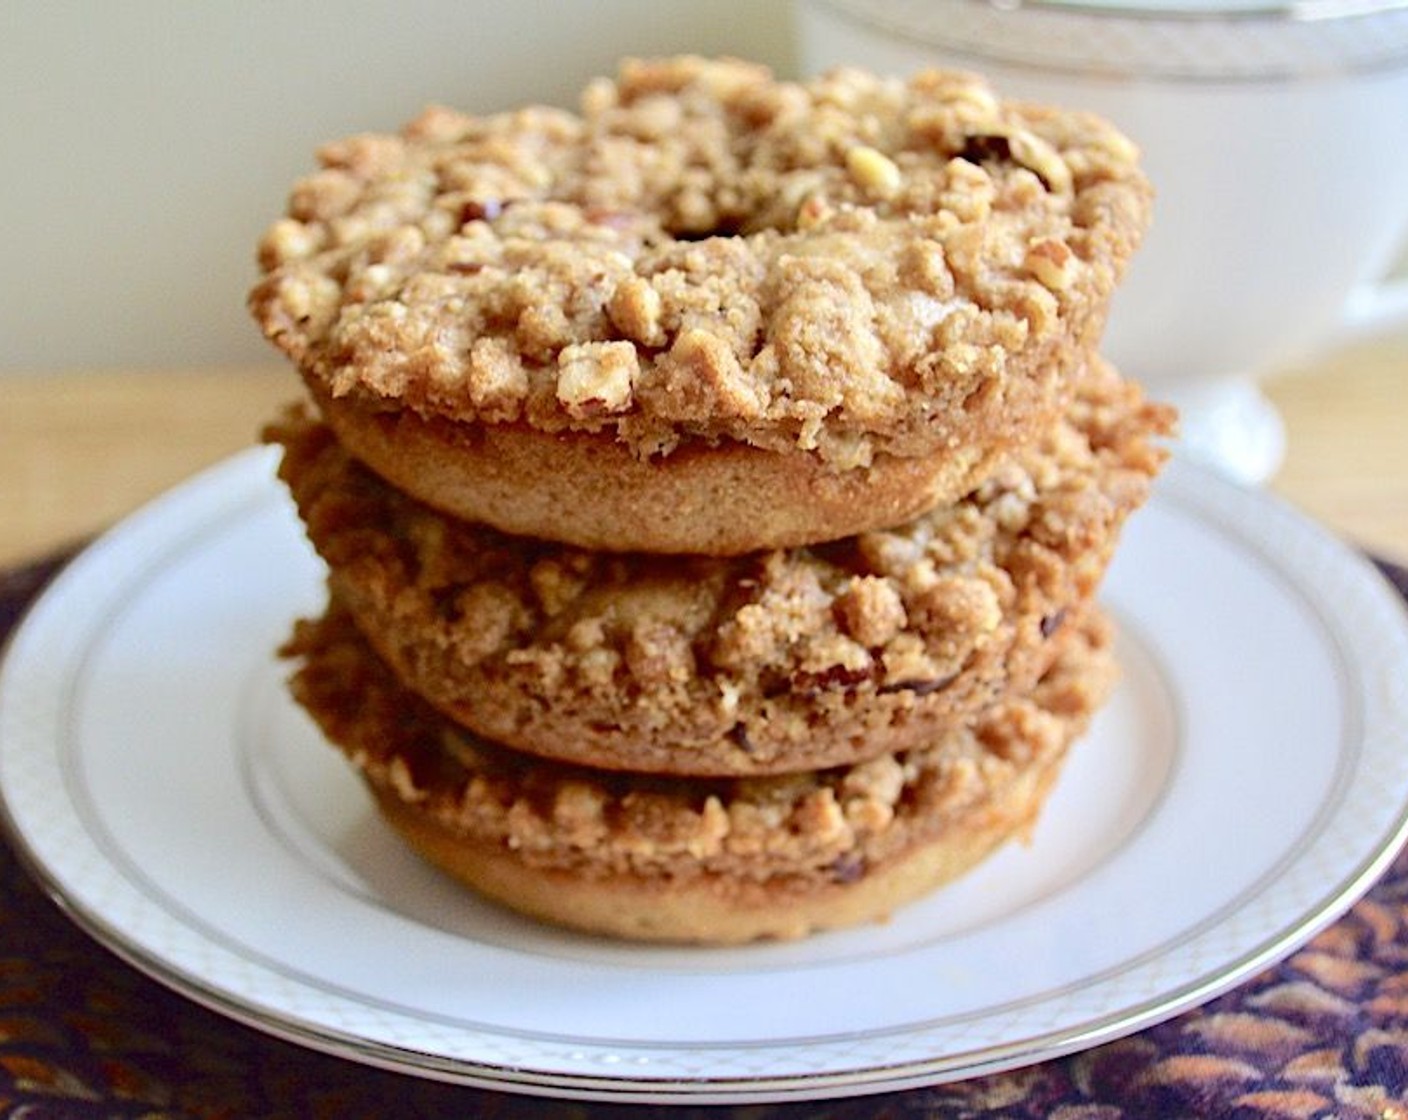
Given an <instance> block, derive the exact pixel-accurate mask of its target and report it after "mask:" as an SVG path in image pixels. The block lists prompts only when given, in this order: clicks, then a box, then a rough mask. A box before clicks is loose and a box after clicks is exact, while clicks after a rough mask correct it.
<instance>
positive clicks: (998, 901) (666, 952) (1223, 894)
mask: <svg viewBox="0 0 1408 1120" xmlns="http://www.w3.org/2000/svg"><path fill="white" fill-rule="evenodd" d="M321 599H322V585H321V570H320V568H319V565H318V563H317V562H316V560H315V559H314V558H313V557H312V555H311V554H310V552H309V550H308V548H307V547H306V545H305V544H304V543H303V538H302V534H301V531H300V529H299V527H298V525H297V522H296V520H295V518H294V516H293V514H292V512H291V510H290V508H289V505H288V503H287V500H286V498H285V496H284V494H283V493H282V491H281V489H280V488H279V487H278V485H277V484H276V483H275V481H274V479H273V472H272V463H271V458H270V453H269V452H267V451H265V450H253V451H250V452H248V453H246V454H244V455H241V456H238V457H236V458H234V459H232V460H230V461H228V462H226V463H225V464H222V465H221V466H219V467H217V468H215V469H213V470H212V471H210V472H207V473H206V474H204V475H202V476H200V477H198V478H196V479H194V480H192V481H191V482H189V483H188V484H186V485H185V486H183V487H181V488H179V489H178V490H176V491H173V492H172V493H171V494H169V495H167V496H166V497H164V498H163V499H161V500H159V501H157V502H156V503H154V504H153V505H151V506H149V507H147V508H146V509H145V510H143V511H142V512H140V513H139V514H137V515H136V516H134V517H132V518H130V519H129V520H128V521H126V522H124V523H123V524H122V525H121V526H119V527H118V528H117V529H116V530H115V531H113V532H112V533H110V534H108V535H107V536H106V537H104V538H103V539H102V540H100V541H99V542H98V543H97V544H95V545H94V546H93V547H92V548H90V549H89V550H87V551H86V552H85V553H84V554H83V555H81V556H80V557H78V559H77V560H75V561H74V562H73V564H72V565H70V566H69V567H68V568H67V569H66V570H65V571H64V572H63V573H62V574H61V575H60V577H59V578H58V579H57V580H56V581H55V583H54V584H53V585H52V586H51V587H50V589H49V590H48V591H47V592H46V593H45V594H44V595H43V596H42V597H41V599H40V600H39V602H38V603H37V604H36V605H35V607H34V608H33V610H32V611H31V612H30V614H29V616H28V617H27V619H26V620H25V622H24V623H23V624H22V626H21V627H20V629H19V630H18V632H17V633H16V634H15V636H14V637H13V639H12V642H11V645H10V648H9V651H8V655H7V657H6V660H5V663H4V667H3V671H2V672H0V795H3V804H4V809H5V812H6V815H7V817H8V821H9V825H10V827H11V830H12V833H13V835H14V837H15V839H16V841H17V846H18V848H19V849H20V850H21V851H22V852H23V853H24V855H25V856H26V858H27V859H28V861H29V863H30V865H31V867H32V868H33V869H34V872H35V874H36V875H37V876H38V877H39V878H40V880H41V881H42V882H43V883H44V885H45V886H46V888H47V889H48V890H49V891H50V892H51V893H52V894H53V895H55V896H56V897H57V898H58V899H59V900H60V902H61V903H62V904H63V905H64V906H65V907H66V909H67V910H68V911H69V913H71V914H72V915H73V917H74V919H75V920H76V921H77V922H78V923H79V924H80V925H82V926H83V927H84V928H85V929H87V930H88V931H89V932H90V933H91V934H93V935H94V936H95V937H96V938H97V939H98V940H99V941H101V942H103V943H104V944H106V945H108V946H109V947H111V948H112V949H113V950H115V951H116V952H118V953H119V954H121V955H122V956H124V957H125V958H126V959H128V960H129V961H131V962H132V963H133V964H135V965H136V966H137V967H139V968H141V969H143V970H145V971H147V972H149V973H151V974H152V975H154V976H156V977H157V978H158V979H160V980H162V981H164V982H165V983H167V984H169V985H170V986H172V987H173V988H175V989H177V990H178V991H180V992H183V993H185V994H186V995H187V996H189V997H191V998H193V999H195V1000H198V1001H200V1002H202V1003H205V1004H207V1005H210V1006H212V1007H215V1008H216V1009H218V1010H220V1011H222V1012H225V1013H226V1014H228V1015H230V1016H232V1017H234V1018H236V1019H239V1020H242V1021H244V1022H246V1023H250V1024H253V1025H254V1026H256V1027H259V1028H261V1029H263V1030H266V1031H269V1032H271V1033H273V1034H277V1035H279V1036H282V1037H285V1038H289V1039H293V1040H296V1041H298V1042H301V1043H304V1044H306V1045H308V1046H311V1047H314V1048H317V1049H321V1050H326V1051H330V1052H333V1053H337V1054H341V1055H343V1056H346V1057H350V1058H354V1059H357V1060H360V1061H364V1062H368V1063H372V1064H376V1065H381V1066H388V1067H392V1068H395V1069H400V1070H403V1071H406V1072H409V1073H415V1074H420V1075H425V1076H431V1077H437V1078H443V1079H447V1080H452V1081H460V1082H465V1083H470V1084H475V1085H482V1086H488V1087H492V1088H499V1089H514V1090H519V1091H525V1092H537V1093H549V1094H557V1095H576V1096H581V1097H591V1098H603V1099H614V1100H642V1101H657V1102H662V1101H691V1102H706V1101H713V1102H724V1101H763V1100H784V1099H790V1098H797V1099H801V1098H808V1097H821V1096H834V1095H843V1094H853V1093H862V1092H870V1091H876V1090H881V1089H897V1088H903V1087H907V1086H914V1085H921V1084H928V1083H934V1082H938V1081H943V1080H947V1079H954V1078H959V1077H964V1076H970V1075H974V1074H979V1073H988V1072H992V1071H995V1070H998V1069H1002V1068H1006V1067H1010V1066H1015V1065H1020V1064H1024V1063H1029V1062H1034V1061H1038V1060H1041V1059H1044V1058H1049V1057H1053V1056H1056V1055H1059V1054H1062V1053H1066V1052H1070V1051H1072V1050H1076V1049H1078V1048H1082V1047H1085V1046H1089V1045H1093V1044H1095V1043H1098V1042H1101V1041H1103V1040H1107V1039H1111V1038H1114V1037H1117V1036H1119V1035H1122V1034H1125V1033H1128V1032H1130V1031H1133V1030H1136V1029H1138V1028H1140V1027H1142V1026H1145V1025H1148V1024H1150V1023H1153V1022H1155V1021H1157V1020H1160V1019H1162V1018H1166V1017H1168V1016H1170V1015H1172V1014H1174V1013H1176V1012H1177V1011H1179V1010H1180V1009H1183V1008H1186V1007H1189V1006H1192V1005H1194V1004H1196V1003H1198V1002H1200V1001H1202V1000H1205V999H1207V998H1209V997H1211V996H1213V995H1214V994H1216V993H1218V992H1219V991H1222V990H1224V989H1226V988H1227V987H1229V986H1231V985H1233V984H1236V983H1237V982H1238V981H1239V980H1242V979H1243V978H1245V977H1247V976H1248V975H1249V974H1251V973H1252V972H1254V971H1256V970H1258V969H1260V968H1262V967H1264V966H1266V965H1268V964H1270V963H1271V962H1273V961H1275V960H1276V959H1278V958H1279V957H1281V956H1283V955H1285V954H1286V953H1288V952H1290V951H1291V950H1292V949H1294V948H1295V947H1296V946H1297V945H1299V944H1300V943H1302V942H1303V941H1304V940H1305V939H1307V938H1308V937H1309V936H1311V935H1312V934H1313V933H1314V932H1315V931H1316V930H1318V929H1319V928H1321V927H1322V926H1323V925H1324V924H1326V923H1328V922H1329V921H1331V920H1332V919H1334V918H1335V917H1336V916H1338V915H1339V914H1340V913H1342V912H1343V911H1344V910H1345V909H1346V908H1347V907H1348V906H1349V905H1350V904H1351V903H1352V902H1353V901H1354V900H1355V899H1356V898H1357V897H1358V896H1359V895H1360V894H1361V893H1362V892H1363V891H1364V890H1365V889H1367V888H1368V886H1369V885H1370V884H1371V883H1372V881H1373V880H1374V878H1375V877H1376V876H1377V875H1378V874H1379V873H1380V872H1381V871H1382V870H1383V868H1384V867H1385V865H1386V864H1387V862H1388V861H1389V860H1390V859H1391V858H1392V856H1393V854H1394V853H1395V851H1396V850H1397V848H1398V846H1399V844H1400V843H1401V841H1402V839H1403V836H1404V832H1405V811H1406V810H1405V806H1408V751H1405V750H1404V749H1403V744H1404V742H1405V741H1408V622H1406V621H1405V615H1404V611H1403V609H1402V605H1401V603H1400V602H1399V600H1398V599H1397V597H1396V596H1395V595H1394V594H1393V593H1392V591H1391V590H1390V589H1389V588H1388V587H1387V585H1386V584H1385V583H1384V582H1383V581H1382V580H1381V579H1380V578H1379V576H1378V575H1377V573H1375V572H1374V571H1373V569H1372V568H1371V566H1370V565H1368V564H1367V563H1365V562H1364V561H1363V560H1362V559H1360V558H1359V557H1358V556H1357V555H1356V554H1354V553H1353V552H1351V551H1350V550H1349V549H1347V548H1345V547H1344V546H1343V545H1341V544H1340V543H1338V542H1337V541H1335V540H1334V539H1333V538H1331V537H1330V536H1329V535H1327V534H1325V533H1324V532H1322V531H1320V530H1319V529H1317V528H1316V527H1314V526H1313V525H1311V524H1310V523H1308V522H1307V521H1306V520H1305V519H1304V518H1302V517H1300V516H1299V515H1298V514H1296V513H1295V512H1293V511H1292V510H1290V509H1288V508H1287V507H1285V506H1284V505H1282V504H1280V503H1278V502H1276V501H1274V500H1272V499H1269V498H1267V497H1265V496H1262V495H1258V494H1254V493H1251V492H1247V491H1243V490H1239V489H1237V488H1235V487H1233V486H1231V485H1228V484H1225V483H1222V482H1220V481H1218V480H1217V479H1216V478H1214V477H1212V476H1210V475H1207V474H1204V473H1202V472H1200V471H1197V470H1196V469H1194V468H1190V467H1188V466H1185V465H1181V464H1178V465H1175V466H1174V467H1173V468H1171V469H1170V470H1169V472H1168V473H1167V474H1166V475H1165V476H1164V478H1163V479H1162V480H1161V481H1160V484H1159V486H1158V489H1157V493H1156V496H1155V498H1154V499H1153V501H1152V502H1151V503H1150V504H1149V506H1148V507H1147V508H1146V509H1144V510H1143V511H1141V512H1140V513H1139V514H1138V515H1137V517H1136V518H1135V519H1134V521H1133V522H1132V524H1131V525H1130V527H1129V529H1128V531H1127V533H1126V536H1125V541H1124V544H1123V546H1122V549H1121V552H1120V555H1119V559H1118V560H1117V562H1116V565H1115V567H1114V569H1113V570H1112V571H1111V573H1110V577H1109V579H1108V581H1107V592H1106V595H1105V599H1106V602H1107V603H1108V605H1109V606H1110V608H1111V610H1112V612H1113V614H1114V615H1115V617H1116V619H1117V621H1118V622H1119V624H1120V627H1121V635H1122V636H1121V656H1122V659H1123V663H1124V679H1123V683H1122V685H1121V687H1120V689H1119V691H1118V693H1117V695H1116V696H1115V698H1114V700H1113V701H1112V703H1111V704H1110V706H1109V707H1108V709H1107V710H1106V711H1104V712H1103V713H1102V715H1101V716H1100V718H1099V720H1098V721H1097V724H1096V726H1095V727H1094V728H1093V730H1092V731H1091V733H1090V735H1089V736H1088V737H1087V738H1086V739H1085V740H1083V741H1082V742H1081V743H1080V744H1079V745H1078V747H1077V749H1076V750H1075V752H1074V754H1073V756H1072V758H1071V762H1070V764H1069V766H1068V768H1067V770H1066V771H1065V773H1064V774H1063V775H1062V778H1061V781H1060V784H1059V786H1058V788H1057V790H1056V792H1055V794H1054V796H1053V798H1052V800H1051V802H1050V803H1049V805H1048V806H1047V810H1046V812H1045V813H1044V815H1043V817H1042V819H1041V821H1040V824H1039V826H1038V828H1037V831H1036V834H1035V836H1034V838H1033V841H1032V843H1031V844H1030V845H1028V846H1021V845H1016V846H1012V847H1010V848H1008V849H1006V850H1004V851H1002V852H1000V853H999V854H998V855H997V856H996V857H995V858H994V859H992V860H991V861H990V862H988V863H987V864H985V865H983V866H982V867H980V868H979V869H978V870H977V871H976V872H974V873H973V874H972V875H970V876H969V877H967V878H966V879H964V880H962V881H961V882H959V883H958V884H956V885H955V886H953V887H952V888H950V889H947V890H944V891H941V892H939V893H937V894H935V895H934V896H932V897H931V898H929V899H927V900H925V901H922V902H920V903H918V904H916V905H913V906H911V907H909V908H907V909H905V910H903V911H902V912H900V913H899V914H897V915H896V916H895V917H894V919H893V920H892V921H890V922H889V923H888V924H885V925H882V926H875V927H870V928H865V929H859V930H852V931H847V932H842V933H836V934H829V935H825V936H821V937H816V938H813V939H810V940H807V941H803V942H800V943H797V944H786V945H760V946H756V947H750V948H743V949H730V950H719V951H714V950H686V949H670V948H642V947H632V946H626V945H617V944H611V943H607V942H602V941H597V940H593V939H590V938H586V937H579V936H574V935H571V934H568V933H562V932H557V931H553V930H549V929H546V928H543V927H540V926H537V925H534V924H531V923H529V922H526V921H522V920H520V919H518V918H516V917H513V916H512V915H508V914H506V913H504V912H502V911H500V910H497V909H495V908H493V907H491V906H488V905H486V904H482V903H480V902H478V901H476V900H475V899H473V898H471V897H468V896H467V895H466V894H464V893H463V892H461V891H459V890H458V889H456V888H454V887H451V886H449V885H447V883H446V882H445V881H444V880H442V879H441V878H440V877H439V876H438V875H437V874H435V873H434V872H432V871H430V870H429V869H427V868H426V867H424V866H422V865H421V864H420V863H419V862H418V861H417V860H416V859H415V858H413V857H412V856H411V855H410V854H408V853H407V852H406V851H405V850H404V849H403V848H402V847H401V846H400V844H399V843H397V842H396V841H395V840H394V839H393V838H392V837H391V835H390V834H389V832H388V831H387V830H386V829H384V828H383V827H382V825H381V823H380V821H379V820H378V818H377V817H376V816H375V814H374V813H373V811H372V809H371V807H370V804H369V802H368V800H367V799H366V797H365V795H364V794H363V792H362V789H361V787H360V786H359V784H358V783H357V781H356V780H355V778H354V777H353V776H352V774H351V773H350V771H349V770H348V768H347V767H346V766H345V765H344V764H343V763H342V761H341V759H340V757H339V756H338V755H336V753H335V752H334V751H332V750H331V749H329V748H328V747H327V746H326V745H324V744H323V743H322V742H321V741H319V738H318V736H317V734H316V732H315V731H314V730H313V729H312V727H311V725H310V724H309V723H308V722H306V721H305V720H304V718H303V717H302V715H301V713H300V712H298V711H297V709H295V708H294V706H293V705H292V704H291V702H290V701H289V700H288V699H287V698H286V696H285V694H284V690H283V686H282V676H283V671H284V670H283V667H281V666H280V665H279V663H278V661H277V660H276V658H275V655H274V650H275V647H276V646H277V645H278V644H279V642H280V641H282V639H283V638H284V637H285V635H286V634H287V632H288V629H289V626H290V623H291V621H292V620H293V618H294V617H295V616H297V615H298V614H300V613H303V612H311V611H314V610H317V609H318V608H319V606H320V605H321Z"/></svg>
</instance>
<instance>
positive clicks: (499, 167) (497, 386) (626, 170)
mask: <svg viewBox="0 0 1408 1120" xmlns="http://www.w3.org/2000/svg"><path fill="white" fill-rule="evenodd" d="M318 156H319V161H320V163H321V169H320V170H318V171H317V172H315V173H314V174H312V175H309V176H308V177H306V178H305V179H303V180H302V181H300V182H299V183H298V184H297V185H296V186H295V188H294V190H293V192H292V194H291V197H290V200H289V205H288V211H287V215H286V216H285V217H284V218H282V219H280V220H279V221H277V222H275V223H274V224H273V225H272V226H271V227H270V228H269V229H268V231H267V232H266V233H265V235H264V237H263V238H262V240H261V242H260V245H259V262H260V266H261V269H262V271H263V273H264V277H263V279H262V280H261V281H260V282H259V283H258V285H257V286H256V287H255V288H254V290H253V291H252V293H251V296H250V306H251V309H252V312H253V314H254V316H255V318H256V319H257V321H258V322H259V324H260V325H261V327H262V329H263V331H264V332H265V334H266V335H267V336H268V337H269V338H270V339H271V340H272V341H273V342H274V343H275V344H276V345H277V346H278V347H279V348H281V349H282V350H283V351H285V352H286V353H287V354H288V355H289V356H290V357H291V358H292V359H293V360H294V361H295V362H296V363H297V364H298V366H299V367H300V368H301V370H302V371H303V372H304V374H305V375H306V376H308V377H310V378H313V379H315V380H316V381H317V382H318V383H319V384H321V385H322V386H323V387H325V388H326V389H327V390H328V391H330V392H331V393H333V394H334V395H336V396H347V395H351V396H354V397H356V398H358V399H361V400H364V401H365V402H367V403H368V404H369V405H371V406H373V407H396V408H400V407H409V408H411V409H413V410H415V411H417V412H418V413H421V414H423V415H426V416H444V417H449V418H451V419H455V420H464V421H471V422H485V423H523V424H527V425H529V426H532V427H534V428H538V429H540V430H545V431H562V430H578V431H607V432H610V433H612V434H613V435H614V436H615V438H618V439H620V440H623V441H625V442H626V443H627V444H629V445H630V446H631V447H632V448H633V449H635V450H636V451H637V452H638V453H639V454H641V455H651V454H658V453H666V452H668V451H670V450H671V449H672V448H674V447H675V446H677V445H678V444H679V443H680V442H681V441H682V440H685V439H705V440H709V441H722V440H736V441H742V442H746V443H749V444H752V445H755V446H760V447H766V448H771V449H776V450H787V449H791V448H801V449H806V450H814V451H817V452H818V453H820V454H821V455H823V456H824V457H826V458H827V459H828V460H829V461H831V462H833V463H836V464H837V465H839V466H856V465H861V464H863V463H865V462H867V461H869V459H870V457H871V456H872V455H873V454H874V453H876V452H877V451H882V450H883V451H886V452H889V453H894V454H923V453H929V452H932V451H933V450H935V449H940V448H944V447H946V446H950V445H951V444H952V443H953V442H954V441H955V440H956V439H957V438H958V434H957V433H958V431H959V429H958V428H957V427H956V426H955V425H956V424H957V423H958V422H959V420H960V419H961V418H962V416H963V414H964V411H965V409H966V410H968V411H969V412H971V411H973V410H974V409H976V408H978V407H979V406H980V405H982V404H983V403H984V402H989V401H995V402H996V403H997V404H1004V402H1005V404H1004V407H1002V408H994V409H993V417H992V423H993V424H995V425H997V426H998V427H999V428H1000V426H1001V423H1002V422H1003V418H1004V417H1011V418H1012V419H1011V422H1012V423H1016V422H1017V420H1018V419H1020V418H1021V417H1020V414H1021V411H1022V410H1021V409H1020V408H1019V407H1017V406H1018V404H1019V403H1020V402H1021V401H1023V400H1024V399H1025V397H1024V391H1023V386H1025V387H1026V388H1027V389H1031V390H1032V392H1033V393H1034V394H1035V397H1034V398H1033V400H1034V401H1035V402H1036V403H1034V404H1033V405H1032V407H1038V406H1040V407H1042V408H1049V406H1050V405H1051V404H1052V403H1053V402H1052V400H1051V399H1050V398H1051V397H1052V396H1053V394H1056V392H1057V390H1058V389H1059V386H1053V385H1052V384H1049V383H1048V382H1051V381H1052V379H1053V377H1055V375H1056V374H1057V373H1059V370H1056V369H1054V367H1055V366H1059V365H1060V364H1061V361H1060V355H1061V354H1063V353H1064V352H1066V351H1068V350H1071V349H1072V348H1073V344H1074V343H1077V342H1079V343H1081V344H1083V345H1088V344H1089V343H1091V342H1092V341H1093V339H1094V335H1095V334H1096V333H1098V330H1099V327H1100V324H1101V321H1102V318H1103V311H1104V306H1105V303H1106V301H1107V299H1108V296H1109V294H1110V292H1111V290H1112V288H1113V287H1114V285H1115V283H1116V282H1117V280H1118V277H1119V275H1120V273H1121V271H1122V269H1123V267H1124V264H1125V262H1126V260H1127V259H1128V257H1129V256H1130V254H1131V253H1132V252H1133V250H1134V248H1135V246H1136V244H1137V242H1138V241H1139V239H1140V237H1141V236H1142V232H1143V229H1144V226H1145V224H1146V222H1147V216H1148V213H1147V212H1148V204H1149V189H1148V185H1147V183H1146V181H1145V179H1144V178H1143V176H1142V174H1141V173H1140V172H1139V170H1138V168H1137V160H1136V153H1135V150H1134V148H1133V146H1132V145H1131V144H1130V143H1129V141H1127V140H1126V139H1125V138H1124V137H1123V136H1121V135H1120V134H1119V133H1117V132H1116V131H1115V130H1114V129H1112V128H1111V127H1110V126H1108V125H1106V124H1104V123H1103V122H1101V121H1099V120H1096V119H1094V118H1092V117H1089V116H1084V115H1079V114H1072V113H1063V112H1057V111H1054V110H1050V109H1045V108H1037V107H1032V106H1025V105H1019V104H1013V103H1009V102H1004V101H1000V100H998V99H997V98H996V97H995V96H994V95H993V93H992V92H991V90H990V89H989V88H988V87H987V86H986V85H985V84H984V83H983V82H982V81H980V80H979V79H977V78H975V77H972V76H969V75H963V74H956V73H940V72H929V73H925V74H921V75H919V76H917V77H915V78H913V79H912V80H910V81H908V82H904V81H900V80H895V79H883V78H879V77H875V76H872V75H869V74H866V73H863V72H860V71H856V70H841V71H836V72H834V73H831V74H828V75H826V76H823V77H820V78H817V79H815V80H812V81H808V82H806V83H792V82H782V81H776V80H774V79H773V78H772V76H771V75H770V74H769V73H768V72H767V71H766V70H764V69H762V68H760V67H757V66H753V65H749V64H746V63H742V62H736V61H728V60H705V59H700V58H693V57H683V58H671V59H664V60H658V61H637V62H628V63H626V64H624V65H623V66H622V68H621V70H620V73H619V75H618V76H617V78H616V79H615V80H614V81H610V80H600V81H597V82H595V83H593V84H592V85H591V86H589V87H588V89H587V90H586V91H585V93H584V95H583V97H582V102H581V107H580V111H579V112H577V113H569V112H566V111H562V110H557V109H550V108H543V107H533V108H525V109H521V110H518V111H515V112H507V113H502V114H499V115H494V116H485V117H474V116H470V115H466V114H463V113H459V112H454V111H451V110H449V109H445V108H432V109H429V110H427V111H425V112H424V113H423V114H422V115H421V116H420V117H418V118H417V119H416V120H414V121H412V122H411V123H410V124H408V125H407V126H406V127H405V128H404V129H403V130H402V131H401V132H399V133H396V134H388V135H360V136H353V137H350V138H348V139H345V140H342V141H339V142H337V143H333V144H329V145H328V146H326V147H324V148H323V149H322V150H321V151H320V152H319V153H318ZM1037 398H1039V400H1037ZM997 434H999V435H1000V434H1001V432H1000V431H999V432H998V433H997Z"/></svg>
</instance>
